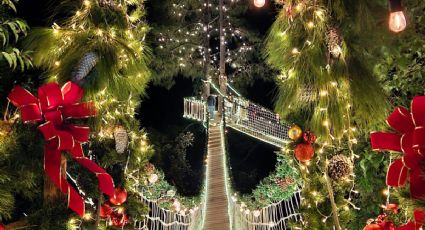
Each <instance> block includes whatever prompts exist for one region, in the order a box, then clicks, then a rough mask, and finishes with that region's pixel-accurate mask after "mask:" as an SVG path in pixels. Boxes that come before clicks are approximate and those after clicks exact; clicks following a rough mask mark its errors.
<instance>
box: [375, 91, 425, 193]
mask: <svg viewBox="0 0 425 230" xmlns="http://www.w3.org/2000/svg"><path fill="white" fill-rule="evenodd" d="M387 122H388V124H389V125H390V126H391V127H392V128H394V129H395V130H396V131H398V133H393V132H373V133H371V134H370V139H371V144H372V149H373V150H375V151H384V150H389V151H396V152H401V153H403V154H404V155H403V157H402V158H400V159H397V160H395V161H394V162H393V163H392V164H391V165H390V167H389V168H388V172H387V185H389V186H393V187H402V186H404V185H405V183H406V181H407V179H408V178H409V180H410V193H411V196H412V198H414V199H418V198H422V197H424V195H425V181H424V179H423V178H422V167H421V162H422V161H423V160H424V159H425V96H418V97H415V98H414V99H413V101H412V105H411V112H409V110H407V109H406V108H403V107H398V108H396V109H395V111H394V112H393V113H392V114H391V115H390V116H389V117H388V118H387Z"/></svg>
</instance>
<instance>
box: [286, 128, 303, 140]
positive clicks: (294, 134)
mask: <svg viewBox="0 0 425 230" xmlns="http://www.w3.org/2000/svg"><path fill="white" fill-rule="evenodd" d="M302 135H303V131H302V129H301V128H300V127H299V126H298V125H293V126H292V127H291V128H289V130H288V136H289V138H290V139H291V140H293V141H296V140H298V139H300V137H301V136H302Z"/></svg>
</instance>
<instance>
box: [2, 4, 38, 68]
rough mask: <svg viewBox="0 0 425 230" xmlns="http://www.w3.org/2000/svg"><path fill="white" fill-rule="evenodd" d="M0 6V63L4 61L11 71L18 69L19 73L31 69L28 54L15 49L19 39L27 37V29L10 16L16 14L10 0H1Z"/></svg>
mask: <svg viewBox="0 0 425 230" xmlns="http://www.w3.org/2000/svg"><path fill="white" fill-rule="evenodd" d="M0 6H1V8H0V44H1V45H0V61H6V62H7V64H8V65H9V67H10V68H11V69H13V70H15V69H16V68H18V67H19V69H20V70H21V71H24V70H25V69H29V68H31V67H32V62H31V59H30V57H29V55H28V54H29V53H28V52H22V51H20V50H19V49H18V48H15V45H16V43H17V42H18V41H19V39H20V38H21V37H24V36H26V35H27V33H28V30H29V27H28V25H27V23H26V22H25V21H24V20H22V19H20V18H15V17H13V15H12V14H11V11H13V13H16V7H15V4H14V3H13V2H12V1H11V0H2V2H1V4H0Z"/></svg>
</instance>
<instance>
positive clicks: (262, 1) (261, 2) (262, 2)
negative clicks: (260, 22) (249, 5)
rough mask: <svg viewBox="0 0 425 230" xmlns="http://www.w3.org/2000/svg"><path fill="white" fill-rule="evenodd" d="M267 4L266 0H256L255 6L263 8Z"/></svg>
mask: <svg viewBox="0 0 425 230" xmlns="http://www.w3.org/2000/svg"><path fill="white" fill-rule="evenodd" d="M265 4H266V0H254V6H256V7H258V8H261V7H263V6H264V5H265Z"/></svg>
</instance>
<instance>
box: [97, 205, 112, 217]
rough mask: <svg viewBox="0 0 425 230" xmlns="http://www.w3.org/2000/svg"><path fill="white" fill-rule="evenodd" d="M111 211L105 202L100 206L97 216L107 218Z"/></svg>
mask: <svg viewBox="0 0 425 230" xmlns="http://www.w3.org/2000/svg"><path fill="white" fill-rule="evenodd" d="M112 212H113V209H112V207H111V206H110V205H109V204H108V203H105V204H102V205H101V206H100V212H99V216H100V217H101V218H109V217H110V216H111V214H112Z"/></svg>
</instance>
